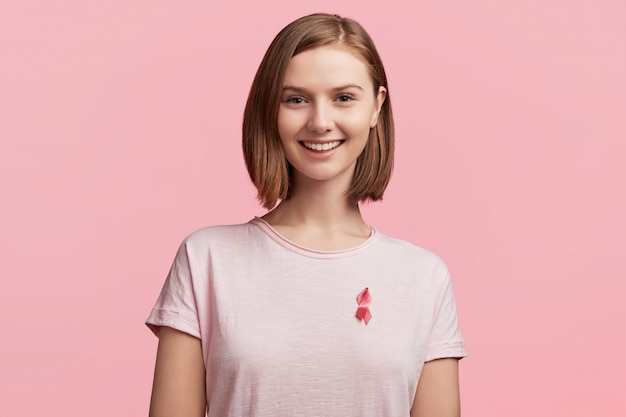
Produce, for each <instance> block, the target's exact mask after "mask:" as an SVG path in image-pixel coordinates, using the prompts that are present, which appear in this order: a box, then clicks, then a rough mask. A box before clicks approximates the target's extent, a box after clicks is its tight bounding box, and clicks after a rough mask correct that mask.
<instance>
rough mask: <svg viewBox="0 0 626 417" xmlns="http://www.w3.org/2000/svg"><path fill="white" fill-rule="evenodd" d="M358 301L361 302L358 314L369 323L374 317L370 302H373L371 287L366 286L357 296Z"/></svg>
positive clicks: (357, 310)
mask: <svg viewBox="0 0 626 417" xmlns="http://www.w3.org/2000/svg"><path fill="white" fill-rule="evenodd" d="M356 302H357V303H359V307H357V309H356V316H357V317H358V318H359V319H360V320H363V321H364V322H365V325H366V326H367V323H369V322H370V320H371V319H372V313H371V312H370V303H371V302H372V296H371V294H370V290H369V288H367V287H366V288H365V289H364V290H363V291H361V292H360V293H359V295H357V296H356Z"/></svg>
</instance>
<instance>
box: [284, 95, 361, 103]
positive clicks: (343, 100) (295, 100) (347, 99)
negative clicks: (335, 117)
mask: <svg viewBox="0 0 626 417" xmlns="http://www.w3.org/2000/svg"><path fill="white" fill-rule="evenodd" d="M335 100H337V101H339V102H340V103H348V102H350V101H353V100H355V98H354V96H353V95H351V94H345V93H344V94H339V95H338V96H337V97H336V98H335ZM305 101H306V99H305V98H304V97H302V96H291V97H288V98H287V99H286V100H285V103H291V104H302V103H303V102H305Z"/></svg>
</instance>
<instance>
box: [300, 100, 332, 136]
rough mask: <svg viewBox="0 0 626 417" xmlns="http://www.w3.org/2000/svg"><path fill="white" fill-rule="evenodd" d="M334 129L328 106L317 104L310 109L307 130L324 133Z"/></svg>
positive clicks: (330, 110)
mask: <svg viewBox="0 0 626 417" xmlns="http://www.w3.org/2000/svg"><path fill="white" fill-rule="evenodd" d="M333 127H334V121H333V114H332V109H331V108H330V106H328V105H326V104H325V103H317V104H316V105H315V106H313V107H312V109H311V114H310V116H309V121H308V123H307V128H308V129H309V130H310V131H311V132H317V133H325V132H328V131H330V130H332V129H333Z"/></svg>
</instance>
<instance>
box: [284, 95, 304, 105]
mask: <svg viewBox="0 0 626 417" xmlns="http://www.w3.org/2000/svg"><path fill="white" fill-rule="evenodd" d="M284 101H285V103H289V104H302V103H304V97H301V96H290V97H287V98H286V99H285V100H284Z"/></svg>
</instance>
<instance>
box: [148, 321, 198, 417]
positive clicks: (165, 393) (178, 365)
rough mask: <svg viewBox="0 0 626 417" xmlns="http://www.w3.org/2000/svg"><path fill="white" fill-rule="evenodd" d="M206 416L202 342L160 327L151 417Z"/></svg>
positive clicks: (176, 331) (168, 328)
mask: <svg viewBox="0 0 626 417" xmlns="http://www.w3.org/2000/svg"><path fill="white" fill-rule="evenodd" d="M205 415H206V392H205V369H204V359H203V358H202V345H201V343H200V339H197V338H195V337H193V336H190V335H188V334H186V333H183V332H180V331H178V330H174V329H172V328H170V327H161V329H160V330H159V349H158V351H157V359H156V367H155V370H154V383H153V385H152V399H151V401H150V417H171V416H180V417H204V416H205Z"/></svg>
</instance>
